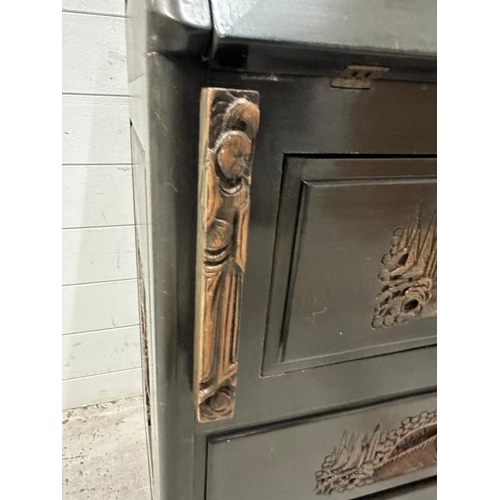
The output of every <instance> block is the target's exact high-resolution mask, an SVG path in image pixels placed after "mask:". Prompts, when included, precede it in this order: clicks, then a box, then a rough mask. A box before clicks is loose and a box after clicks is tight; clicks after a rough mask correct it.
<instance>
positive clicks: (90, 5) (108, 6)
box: [62, 0, 125, 16]
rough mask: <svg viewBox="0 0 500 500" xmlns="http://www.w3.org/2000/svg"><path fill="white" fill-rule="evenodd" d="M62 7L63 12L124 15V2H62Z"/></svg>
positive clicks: (87, 0)
mask: <svg viewBox="0 0 500 500" xmlns="http://www.w3.org/2000/svg"><path fill="white" fill-rule="evenodd" d="M62 7H63V11H64V10H70V11H76V12H89V13H92V14H112V15H116V16H124V15H125V0H63V2H62Z"/></svg>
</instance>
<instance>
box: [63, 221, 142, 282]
mask: <svg viewBox="0 0 500 500" xmlns="http://www.w3.org/2000/svg"><path fill="white" fill-rule="evenodd" d="M62 241H63V262H62V264H63V285H75V284H79V283H92V282H94V281H115V280H124V279H131V278H136V277H137V270H136V262H135V234H134V227H133V226H121V227H103V228H93V229H63V237H62Z"/></svg>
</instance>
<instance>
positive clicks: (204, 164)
mask: <svg viewBox="0 0 500 500" xmlns="http://www.w3.org/2000/svg"><path fill="white" fill-rule="evenodd" d="M258 126H259V108H258V93H257V92H252V91H237V90H231V91H230V90H227V89H215V88H209V89H204V90H203V93H202V113H201V139H200V176H199V200H198V201H199V206H198V222H199V224H198V260H197V292H196V293H197V314H196V339H197V340H196V356H195V404H196V408H197V415H198V420H199V421H201V422H204V421H210V420H218V419H222V418H229V417H231V416H232V415H233V413H234V387H235V385H236V372H237V369H238V364H237V351H238V335H239V321H240V308H241V289H242V284H243V275H244V272H245V260H246V240H247V232H248V216H249V208H250V183H251V167H252V155H253V149H254V139H255V136H256V134H257V130H258Z"/></svg>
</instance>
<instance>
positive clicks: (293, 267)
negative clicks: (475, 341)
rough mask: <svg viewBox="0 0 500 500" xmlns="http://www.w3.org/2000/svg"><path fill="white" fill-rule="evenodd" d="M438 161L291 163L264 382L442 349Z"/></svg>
mask: <svg viewBox="0 0 500 500" xmlns="http://www.w3.org/2000/svg"><path fill="white" fill-rule="evenodd" d="M436 220H437V213H436V177H435V160H434V159H422V158H419V159H407V158H406V159H405V158H392V159H332V160H319V159H290V160H288V162H287V164H286V167H285V172H284V180H283V188H282V193H281V201H280V213H279V217H278V228H277V234H276V249H275V264H274V269H273V287H272V290H271V295H270V307H269V316H268V317H269V320H268V325H267V342H266V352H265V361H264V374H266V375H272V374H276V373H283V372H289V371H294V370H302V369H305V368H313V367H316V366H324V365H327V364H332V363H337V362H343V361H351V360H354V359H361V358H364V357H371V356H376V355H380V354H387V353H390V352H397V351H402V350H407V349H413V348H417V347H423V346H428V345H431V344H434V343H435V342H436V314H437V277H436V275H437V221H436Z"/></svg>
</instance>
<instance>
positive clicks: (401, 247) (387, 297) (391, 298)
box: [372, 212, 437, 328]
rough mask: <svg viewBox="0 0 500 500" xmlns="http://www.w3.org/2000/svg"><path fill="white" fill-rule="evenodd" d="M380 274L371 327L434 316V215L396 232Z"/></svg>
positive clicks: (435, 296)
mask: <svg viewBox="0 0 500 500" xmlns="http://www.w3.org/2000/svg"><path fill="white" fill-rule="evenodd" d="M382 264H383V268H382V269H381V271H380V273H379V280H380V282H381V283H382V289H381V291H380V293H379V295H378V296H377V298H376V302H377V305H376V307H375V311H374V315H373V321H372V326H373V327H374V328H380V327H389V326H392V325H394V324H398V323H405V322H408V321H411V320H414V319H419V318H427V317H431V316H436V315H437V214H436V212H434V213H433V214H432V217H431V219H430V221H429V223H428V225H427V227H422V224H421V218H420V216H417V217H415V218H414V219H413V220H409V221H408V222H407V224H406V225H405V226H404V227H403V228H397V229H396V230H395V231H394V233H393V237H392V242H391V247H390V249H389V252H388V253H387V254H386V255H384V257H383V258H382Z"/></svg>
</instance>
